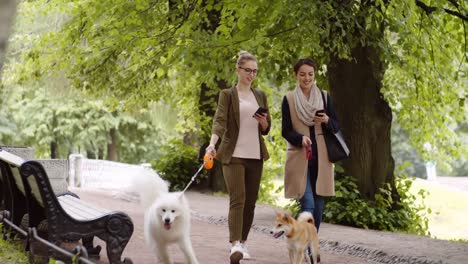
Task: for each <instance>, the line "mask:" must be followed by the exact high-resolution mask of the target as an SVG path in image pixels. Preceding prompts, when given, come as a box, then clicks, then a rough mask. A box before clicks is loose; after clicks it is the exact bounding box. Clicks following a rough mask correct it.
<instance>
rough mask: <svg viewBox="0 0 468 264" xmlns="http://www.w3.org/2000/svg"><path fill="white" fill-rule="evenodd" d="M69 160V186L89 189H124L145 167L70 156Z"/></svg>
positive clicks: (75, 155) (77, 155)
mask: <svg viewBox="0 0 468 264" xmlns="http://www.w3.org/2000/svg"><path fill="white" fill-rule="evenodd" d="M69 160H70V173H69V175H70V181H69V184H70V186H73V187H81V188H90V189H124V188H129V187H130V186H131V184H132V178H133V177H134V176H135V175H137V174H139V173H141V170H143V169H146V168H147V167H148V166H147V165H133V164H126V163H120V162H114V161H108V160H94V159H85V158H84V157H83V156H82V155H80V154H72V155H70V157H69Z"/></svg>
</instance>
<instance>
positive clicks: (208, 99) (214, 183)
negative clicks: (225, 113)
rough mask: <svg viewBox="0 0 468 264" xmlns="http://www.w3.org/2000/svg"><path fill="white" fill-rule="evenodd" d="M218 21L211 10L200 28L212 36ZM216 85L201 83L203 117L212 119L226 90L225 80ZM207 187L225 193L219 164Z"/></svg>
mask: <svg viewBox="0 0 468 264" xmlns="http://www.w3.org/2000/svg"><path fill="white" fill-rule="evenodd" d="M219 2H220V1H219V0H215V1H213V2H212V1H206V0H203V1H202V5H207V4H209V3H210V4H213V5H214V4H217V3H219ZM220 21H221V12H220V11H219V10H216V9H211V10H210V11H209V12H208V19H207V21H204V22H203V23H202V25H201V28H202V29H203V30H204V31H206V32H208V33H210V34H213V33H214V32H215V30H216V28H217V27H218V26H219V25H220ZM216 83H217V84H218V87H216V88H213V87H208V85H206V84H205V83H203V84H202V85H201V89H200V98H199V101H198V105H199V110H200V112H201V113H204V114H205V116H208V117H213V116H214V114H215V111H216V105H217V102H218V100H217V99H218V94H219V91H220V90H222V89H226V88H228V84H227V82H226V80H216ZM210 131H211V129H210ZM210 136H211V132H210V133H208V138H207V139H206V138H205V139H203V141H204V142H203V144H202V146H201V148H200V153H203V155H204V153H205V148H206V147H207V146H208V144H209V142H208V141H209V138H210ZM219 141H221V140H219ZM218 145H219V142H218ZM208 185H209V187H210V189H211V190H212V191H215V192H219V191H221V192H226V184H225V182H224V176H223V170H222V164H221V162H215V163H214V166H213V168H212V169H211V170H209V171H208Z"/></svg>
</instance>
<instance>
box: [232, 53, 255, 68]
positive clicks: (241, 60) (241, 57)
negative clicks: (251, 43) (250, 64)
mask: <svg viewBox="0 0 468 264" xmlns="http://www.w3.org/2000/svg"><path fill="white" fill-rule="evenodd" d="M249 60H251V61H255V62H257V58H256V57H255V56H254V55H252V54H251V53H250V52H248V51H245V50H242V51H241V52H239V58H238V59H237V64H236V65H237V66H242V65H243V64H244V62H246V61H249Z"/></svg>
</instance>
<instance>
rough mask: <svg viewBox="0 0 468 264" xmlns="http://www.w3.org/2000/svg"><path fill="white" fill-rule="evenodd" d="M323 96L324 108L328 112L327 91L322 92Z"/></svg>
mask: <svg viewBox="0 0 468 264" xmlns="http://www.w3.org/2000/svg"><path fill="white" fill-rule="evenodd" d="M320 92H321V94H322V100H323V108H325V111H326V110H327V97H328V96H327V91H325V90H320Z"/></svg>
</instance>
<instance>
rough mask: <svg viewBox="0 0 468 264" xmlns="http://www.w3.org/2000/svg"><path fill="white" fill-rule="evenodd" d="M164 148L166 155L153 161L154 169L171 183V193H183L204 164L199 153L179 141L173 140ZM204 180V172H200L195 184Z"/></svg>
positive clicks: (163, 151)
mask: <svg viewBox="0 0 468 264" xmlns="http://www.w3.org/2000/svg"><path fill="white" fill-rule="evenodd" d="M162 148H163V149H162V153H164V154H163V155H162V156H161V157H159V158H158V159H156V160H154V161H152V165H153V168H154V169H155V170H156V171H158V172H159V174H160V176H161V177H162V178H163V179H165V180H167V181H168V182H169V183H170V190H171V191H181V190H183V189H184V188H185V186H186V185H187V184H188V183H189V182H190V180H191V178H192V176H193V175H194V174H195V172H197V170H198V169H199V167H200V166H201V164H202V162H201V161H200V160H199V159H198V151H197V149H196V148H194V147H192V146H190V145H187V144H185V143H184V142H183V141H182V140H179V139H175V140H171V141H170V142H169V143H168V144H167V145H165V146H163V147H162ZM203 178H206V175H205V172H204V171H202V172H200V174H199V175H198V176H197V178H196V181H195V183H199V182H200V180H202V179H203Z"/></svg>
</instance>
